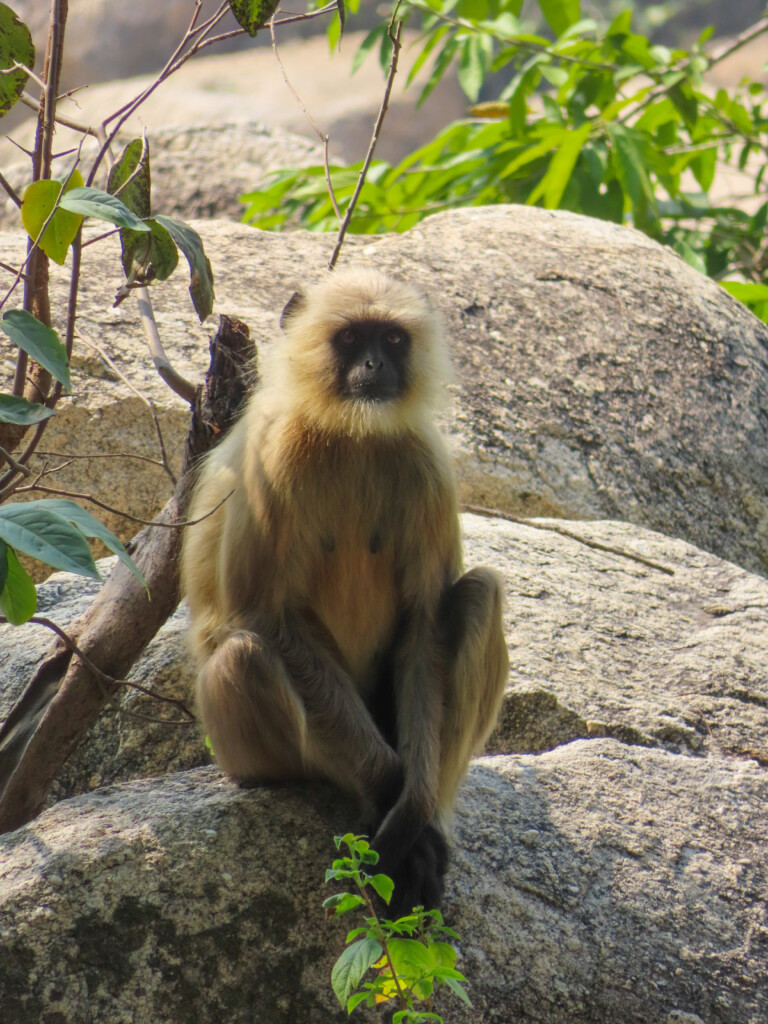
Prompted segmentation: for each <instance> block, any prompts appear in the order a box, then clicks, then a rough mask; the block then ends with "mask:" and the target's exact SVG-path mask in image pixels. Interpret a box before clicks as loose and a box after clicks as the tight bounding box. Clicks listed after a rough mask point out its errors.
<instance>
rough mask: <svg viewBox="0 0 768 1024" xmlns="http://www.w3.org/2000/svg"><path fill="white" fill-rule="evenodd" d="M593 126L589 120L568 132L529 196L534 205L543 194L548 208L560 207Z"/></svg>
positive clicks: (530, 202) (529, 200) (529, 201)
mask: <svg viewBox="0 0 768 1024" xmlns="http://www.w3.org/2000/svg"><path fill="white" fill-rule="evenodd" d="M591 128H592V125H591V124H590V122H589V121H587V122H586V123H585V124H583V125H582V126H581V128H579V129H577V130H576V131H575V132H568V133H567V134H566V136H565V138H564V140H563V142H562V144H561V145H560V148H559V149H558V150H557V152H556V153H555V155H554V156H553V157H552V159H551V161H550V163H549V167H548V168H547V173H546V174H545V175H544V177H543V178H542V179H541V181H540V182H539V184H538V185H537V187H536V188H535V189H534V191H533V192H532V193H531V194H530V196H529V197H528V200H527V202H528V203H529V204H531V205H532V204H533V203H535V202H537V200H539V199H540V198H541V197H542V196H543V197H544V206H545V207H546V208H547V209H548V210H556V209H557V208H558V206H559V205H560V200H561V199H562V197H563V192H565V188H566V186H567V184H568V182H569V181H570V180H571V174H572V173H573V168H574V167H575V166H576V161H577V160H578V159H579V154H580V153H581V149H582V146H583V145H584V144H585V142H586V141H587V139H588V138H589V133H590V131H591Z"/></svg>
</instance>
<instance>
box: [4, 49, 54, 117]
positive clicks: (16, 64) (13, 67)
mask: <svg viewBox="0 0 768 1024" xmlns="http://www.w3.org/2000/svg"><path fill="white" fill-rule="evenodd" d="M15 71H23V72H24V74H25V75H27V77H28V78H31V79H32V81H33V82H34V83H35V85H37V86H39V87H40V88H41V89H42V91H43V92H45V82H44V81H43V80H42V78H38V77H37V75H36V74H35V72H34V71H33V70H32V68H28V67H27V65H26V64H22V63H21V61H18V60H14V61H11V64H10V67H7V68H2V69H0V75H12V74H13V73H14V72H15ZM37 106H39V104H38V103H35V107H37Z"/></svg>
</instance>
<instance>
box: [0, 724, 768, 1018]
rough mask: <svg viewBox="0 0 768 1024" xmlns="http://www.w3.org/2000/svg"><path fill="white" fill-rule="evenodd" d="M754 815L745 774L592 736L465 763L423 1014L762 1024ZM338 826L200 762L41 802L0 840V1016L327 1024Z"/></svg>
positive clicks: (314, 807) (312, 790) (307, 794)
mask: <svg viewBox="0 0 768 1024" xmlns="http://www.w3.org/2000/svg"><path fill="white" fill-rule="evenodd" d="M766 808H768V776H766V773H765V771H764V769H761V768H760V767H758V766H757V765H756V764H755V763H754V762H751V761H743V762H739V761H733V760H726V759H723V758H720V757H712V758H708V759H706V760H705V759H698V758H691V757H683V756H676V755H673V754H670V753H668V752H664V751H658V750H642V749H640V748H635V747H630V746H626V745H624V744H621V743H619V742H617V741H615V740H610V739H602V740H590V741H580V742H576V743H573V744H570V745H568V746H566V747H562V748H559V749H558V750H556V751H554V752H552V753H548V754H542V755H539V756H530V755H529V756H521V757H507V758H505V757H497V758H486V759H484V760H483V761H481V762H478V763H477V764H475V766H474V767H473V768H472V770H471V772H470V776H469V779H468V780H467V782H466V783H465V784H464V786H463V787H462V791H461V794H460V798H459V805H458V808H457V815H456V824H455V832H456V842H455V855H454V862H453V866H452V868H451V870H450V872H449V878H448V893H447V900H446V907H445V912H446V916H447V919H448V920H449V922H450V924H451V925H452V926H454V927H455V928H457V929H458V931H459V933H460V936H461V939H460V948H461V952H462V958H461V961H460V965H459V966H460V967H461V969H462V970H463V971H464V972H465V973H466V975H467V976H468V978H469V981H470V985H471V996H472V1001H473V1008H472V1009H467V1008H465V1007H463V1006H462V1005H460V1004H459V1003H458V1001H456V1000H453V1001H451V1000H449V999H445V998H442V999H440V1001H439V1002H438V1007H437V1008H438V1009H439V1010H440V1011H441V1012H442V1013H443V1014H444V1015H445V1019H446V1020H451V1021H455V1022H457V1024H488V1022H489V1021H501V1022H510V1024H511V1022H513V1021H519V1020H535V1021H540V1022H542V1024H566V1022H567V1024H594V1022H595V1021H600V1024H647V1022H649V1021H654V1022H659V1024H675V1022H678V1024H679V1022H681V1021H686V1022H687V1024H698V1022H700V1021H705V1022H706V1024H759V1022H762V1021H764V1020H765V1019H766V1015H768V975H767V974H766V971H765V963H766V958H768V928H767V927H766V912H767V911H768V876H767V874H766V863H765V857H764V855H763V854H764V842H765V831H766V828H767V827H768V811H767V810H766ZM357 824H358V823H357V820H356V816H355V813H354V810H353V809H352V808H351V807H350V806H349V805H348V804H346V803H345V802H344V801H342V800H340V799H339V798H338V797H337V796H336V795H335V794H333V793H331V792H330V791H329V790H326V789H325V788H323V787H320V786H309V787H285V786H284V787H280V788H279V789H274V788H272V789H270V788H261V789H256V790H249V791H244V790H240V789H238V788H237V787H236V786H234V785H233V784H232V783H230V782H228V781H226V780H224V779H222V777H221V776H220V775H219V773H218V772H217V771H216V769H214V768H203V769H198V770H196V771H192V772H186V773H183V774H179V775H169V776H165V777H164V778H162V779H156V780H149V781H143V782H134V783H128V784H125V785H123V786H118V787H113V788H110V789H102V790H97V791H96V792H95V793H91V794H89V795H87V796H82V797H77V798H75V799H73V800H70V801H63V802H62V803H60V804H58V805H57V806H56V807H55V808H53V809H51V810H49V811H46V812H45V813H44V814H43V815H42V816H41V817H40V818H39V819H38V820H37V821H35V822H33V823H32V824H30V825H28V826H25V827H24V828H21V829H19V830H18V831H17V832H15V833H12V834H9V835H6V836H4V837H2V838H0V921H1V922H2V924H0V959H1V960H2V964H3V969H2V971H1V972H0V1004H1V1005H2V1007H3V1019H4V1020H8V1021H9V1022H10V1021H12V1022H13V1024H49V1022H50V1024H52V1022H53V1021H56V1022H57V1024H80V1022H82V1021H84V1020H126V1021H128V1020H130V1021H131V1022H133V1024H186V1022H190V1024H191V1022H193V1021H194V1022H195V1024H219V1022H221V1021H222V1020H226V1021H228V1022H231V1024H252V1022H253V1021H254V1020H258V1021H259V1024H288V1022H290V1024H294V1022H301V1024H327V1022H329V1021H338V1022H339V1024H340V1022H341V1021H343V1020H346V1019H347V1016H346V1013H344V1012H341V1011H340V1010H339V1008H338V1005H337V1004H335V1001H334V997H333V995H332V993H331V990H330V984H329V977H330V969H331V965H332V964H333V961H334V959H335V958H336V957H337V956H338V955H339V953H340V951H341V949H342V948H343V942H344V935H345V933H346V931H347V928H348V927H349V926H351V924H352V922H351V921H350V922H349V924H344V925H338V924H333V923H329V922H328V921H327V920H325V918H324V914H323V912H322V910H321V901H322V900H323V898H324V896H325V895H327V892H325V891H324V888H325V887H324V886H323V885H322V877H323V870H324V868H325V867H327V866H329V864H330V861H331V859H332V857H333V855H334V851H333V847H332V844H331V836H332V835H333V834H340V833H343V832H344V831H347V830H348V829H349V828H354V827H356V826H357ZM686 1015H687V1016H686ZM356 1017H357V1018H358V1019H359V1020H361V1021H363V1020H372V1019H373V1018H372V1016H371V1015H370V1014H368V1013H366V1011H364V1010H362V1009H361V1010H358V1011H357V1013H356ZM375 1019H377V1020H378V1019H380V1018H379V1017H378V1016H376V1018H375Z"/></svg>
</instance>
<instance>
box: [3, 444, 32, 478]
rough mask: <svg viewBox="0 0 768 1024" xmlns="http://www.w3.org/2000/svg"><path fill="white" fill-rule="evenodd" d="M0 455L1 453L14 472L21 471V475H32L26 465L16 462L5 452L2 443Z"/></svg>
mask: <svg viewBox="0 0 768 1024" xmlns="http://www.w3.org/2000/svg"><path fill="white" fill-rule="evenodd" d="M0 455H2V457H3V458H4V459H5V461H6V462H7V463H8V465H9V466H10V467H11V469H12V470H13V472H14V473H21V475H22V476H27V477H29V476H32V470H31V469H28V468H27V466H23V465H22V464H21V463H20V462H17V461H16V460H15V459H14V457H13V456H12V455H11V453H10V452H7V451H6V450H5V448H3V447H2V445H0Z"/></svg>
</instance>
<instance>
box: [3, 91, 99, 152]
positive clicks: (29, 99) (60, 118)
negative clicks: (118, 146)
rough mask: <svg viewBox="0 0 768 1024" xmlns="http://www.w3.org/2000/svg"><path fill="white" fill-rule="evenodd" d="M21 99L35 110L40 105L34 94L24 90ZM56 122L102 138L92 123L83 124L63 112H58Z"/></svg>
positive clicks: (82, 133) (81, 132)
mask: <svg viewBox="0 0 768 1024" xmlns="http://www.w3.org/2000/svg"><path fill="white" fill-rule="evenodd" d="M19 99H20V100H21V102H22V103H23V104H24V105H25V106H27V107H31V108H32V109H33V110H37V109H38V107H39V106H40V104H39V103H38V101H37V100H36V99H35V98H34V96H30V95H29V93H27V92H23V93H22V94H21V96H20V97H19ZM58 99H61V97H57V100H58ZM56 124H60V125H62V127H64V128H71V129H72V130H73V131H75V132H80V134H81V135H92V136H93V138H94V139H99V140H101V138H102V134H101V133H100V131H99V129H98V128H92V127H91V126H90V125H88V124H82V123H81V122H80V121H73V120H72V119H71V118H69V117H64V115H63V114H58V113H57V114H56Z"/></svg>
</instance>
